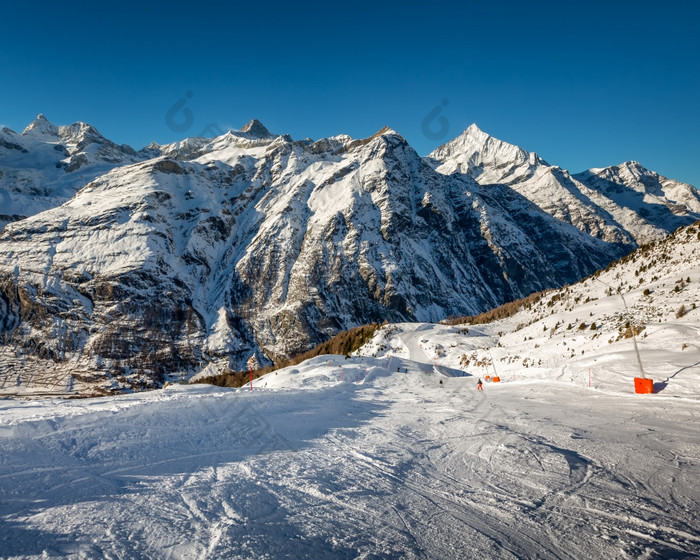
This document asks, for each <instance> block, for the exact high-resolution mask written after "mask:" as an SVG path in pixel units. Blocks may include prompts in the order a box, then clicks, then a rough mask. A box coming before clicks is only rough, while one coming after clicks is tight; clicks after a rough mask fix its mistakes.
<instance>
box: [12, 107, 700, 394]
mask: <svg viewBox="0 0 700 560" xmlns="http://www.w3.org/2000/svg"><path fill="white" fill-rule="evenodd" d="M1 138H2V143H0V172H1V173H2V177H0V188H2V189H4V190H0V196H1V197H3V198H2V208H3V210H2V211H1V212H0V213H2V214H4V215H6V216H7V218H6V221H9V220H11V223H8V224H7V225H6V226H5V227H4V229H2V231H1V232H0V336H2V339H1V340H2V346H0V367H2V372H3V376H4V378H3V383H4V384H7V383H14V384H18V385H22V384H26V383H32V379H33V378H34V377H35V376H36V372H37V371H50V372H52V373H51V376H52V377H51V379H53V380H54V383H55V384H56V386H58V387H61V388H63V389H66V390H72V389H73V388H74V387H77V386H82V385H83V384H98V385H100V386H102V387H104V388H109V389H117V388H120V387H125V386H132V387H134V386H135V387H138V386H151V385H153V384H158V383H160V382H161V381H162V380H163V379H165V377H166V376H167V375H173V376H178V375H182V376H187V375H190V374H192V373H196V372H199V371H202V370H210V371H213V370H220V369H221V368H226V367H229V368H242V367H243V365H244V364H245V361H246V360H247V358H248V357H249V356H250V355H251V354H253V353H255V354H257V355H258V357H259V358H260V359H261V360H262V361H266V360H275V359H278V358H282V357H286V356H289V355H291V354H293V353H295V352H298V351H301V350H304V349H306V348H308V347H309V346H311V345H313V344H315V343H317V342H320V341H322V340H324V339H326V338H328V337H329V336H331V335H332V334H335V333H336V332H338V331H339V330H343V329H347V328H349V327H352V326H356V325H358V324H363V323H367V322H371V321H384V320H389V321H394V322H397V321H416V320H418V321H437V320H440V319H443V318H445V317H447V316H450V315H459V314H473V313H477V312H480V311H484V310H487V309H489V308H492V307H494V306H496V305H499V304H501V303H504V302H506V301H510V300H513V299H517V298H520V297H523V296H525V295H527V294H529V293H531V292H533V291H538V290H542V289H546V288H554V287H558V286H562V285H564V284H567V283H572V282H575V281H577V280H578V279H580V278H583V277H584V276H586V275H588V274H591V273H592V272H594V271H595V270H597V269H599V268H601V267H604V266H606V265H607V264H608V263H610V262H611V261H613V260H614V259H616V258H618V257H620V256H622V255H624V254H626V253H628V252H629V251H631V250H632V249H634V248H635V247H636V246H637V245H638V244H639V243H642V242H644V243H645V242H648V241H652V240H657V239H660V238H662V237H663V236H664V235H666V234H667V233H668V232H669V231H672V230H673V229H675V228H676V227H678V226H681V225H684V224H688V223H690V222H692V221H694V220H696V219H698V218H700V196H699V195H698V192H697V190H696V189H694V188H693V187H691V186H689V185H684V184H682V183H677V182H675V181H671V180H669V179H665V178H663V177H660V176H658V175H656V174H654V173H652V172H649V171H646V170H644V169H643V168H642V167H641V166H639V165H638V164H634V163H628V164H624V165H623V166H620V167H619V168H609V169H605V170H590V171H589V172H586V173H584V174H580V175H576V176H574V175H570V174H569V173H568V172H566V171H564V170H561V169H560V168H557V167H553V166H550V165H548V164H546V163H545V162H544V161H543V160H541V159H540V158H539V157H538V156H536V155H535V154H528V153H527V152H524V151H523V150H520V149H519V148H517V147H515V146H512V145H509V144H506V143H504V142H500V141H498V140H496V139H493V138H491V137H489V136H488V135H486V134H484V133H483V132H481V131H479V130H478V128H476V127H475V126H472V127H470V128H469V129H467V131H465V133H464V134H463V135H461V136H460V137H458V138H457V139H455V140H454V141H452V142H450V143H448V144H446V145H445V146H443V147H441V148H439V149H438V150H436V151H435V152H433V153H432V154H430V156H429V157H427V158H422V157H420V156H419V155H418V154H417V153H416V152H415V151H414V150H413V149H412V148H411V147H410V146H409V145H408V143H407V142H406V141H405V140H404V139H403V138H402V137H401V136H400V135H399V134H397V133H396V132H394V131H393V130H390V129H382V130H380V131H379V132H378V133H377V134H375V135H373V136H371V137H369V138H366V139H363V140H353V139H352V138H350V137H348V136H344V135H341V136H335V137H331V138H326V139H322V140H319V141H312V140H302V141H294V140H292V138H290V137H289V136H286V135H284V136H278V135H273V134H270V133H269V131H268V130H267V129H266V128H265V127H264V126H263V125H262V124H261V123H259V122H258V121H252V122H251V123H249V124H248V125H247V126H246V127H244V128H243V129H242V130H241V131H237V132H228V133H226V134H224V135H222V136H220V137H217V138H214V139H207V138H189V139H186V140H183V141H182V142H177V143H174V144H170V145H166V146H159V145H157V144H151V145H150V146H147V147H146V148H144V149H142V150H141V151H139V152H136V151H134V150H132V149H130V148H128V147H125V146H121V147H119V146H117V145H116V144H114V143H112V142H110V141H108V140H106V139H104V138H103V137H102V136H101V135H99V133H97V131H96V130H95V129H94V128H92V127H90V126H88V125H85V124H82V123H79V124H75V125H71V126H70V127H55V126H53V125H51V124H50V123H49V122H48V121H46V119H45V118H44V117H42V116H40V117H38V118H37V120H36V121H35V122H34V123H32V124H31V125H30V126H29V127H27V129H25V131H24V132H23V133H22V134H21V135H18V134H16V133H14V132H12V131H9V130H8V129H3V132H2V137H1ZM39 187H41V188H39ZM6 201H9V202H7V204H6ZM6 208H7V209H8V210H5V209H6ZM39 210H44V211H42V212H39ZM21 216H25V217H24V218H22V219H17V218H18V217H21ZM43 382H44V383H46V381H45V379H44V381H43Z"/></svg>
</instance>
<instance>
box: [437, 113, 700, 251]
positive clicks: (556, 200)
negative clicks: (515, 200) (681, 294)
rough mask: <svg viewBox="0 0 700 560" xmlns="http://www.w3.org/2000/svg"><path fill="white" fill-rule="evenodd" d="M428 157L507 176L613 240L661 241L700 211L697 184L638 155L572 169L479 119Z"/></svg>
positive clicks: (494, 178)
mask: <svg viewBox="0 0 700 560" xmlns="http://www.w3.org/2000/svg"><path fill="white" fill-rule="evenodd" d="M427 159H428V161H430V162H431V163H432V165H433V166H434V167H435V169H436V170H437V171H439V172H440V173H445V174H448V175H449V174H454V173H466V174H468V175H470V176H471V177H473V178H474V179H475V180H476V181H477V182H478V183H479V184H481V185H490V184H497V183H503V184H506V185H508V186H509V187H511V188H512V189H514V190H515V191H516V192H518V193H519V194H521V195H522V196H524V197H526V198H527V199H528V200H530V201H532V202H533V203H534V204H536V205H537V206H538V207H540V208H541V209H543V210H544V211H545V212H547V213H548V214H550V215H552V216H554V217H555V218H557V219H559V220H562V221H564V222H567V223H570V224H573V225H574V226H576V227H577V228H578V229H580V230H582V231H585V232H586V233H590V234H591V235H593V236H595V237H599V238H600V239H604V240H606V241H610V242H617V243H637V244H644V243H648V242H650V241H657V240H659V239H661V238H662V237H664V235H666V234H668V233H670V232H671V231H673V230H675V229H676V228H678V227H680V226H682V225H687V224H690V223H692V222H694V221H695V220H697V219H700V194H699V193H698V191H697V189H695V188H694V187H692V186H691V185H687V184H685V183H680V182H678V181H674V180H672V179H668V178H666V177H662V176H660V175H659V174H658V173H655V172H653V171H649V170H648V169H645V168H644V167H642V166H641V165H640V164H639V163H637V162H626V163H623V164H622V165H620V166H615V167H608V168H605V169H591V170H589V171H587V172H584V173H579V174H576V175H571V174H570V173H569V172H568V171H566V170H565V169H561V168H560V167H557V166H555V165H550V164H549V163H547V162H546V161H544V160H543V159H542V158H540V157H539V156H538V155H537V154H535V153H530V152H527V151H525V150H523V149H522V148H519V147H517V146H514V145H512V144H509V143H507V142H503V141H502V140H498V139H496V138H493V137H492V136H489V135H488V134H486V133H485V132H483V131H482V130H480V129H479V128H478V127H477V126H476V125H475V124H473V125H471V126H470V127H469V128H467V130H465V131H464V133H463V134H461V135H460V136H458V137H457V138H455V139H454V140H452V141H450V142H448V143H447V144H444V145H442V146H440V147H439V148H437V149H436V150H435V151H433V152H432V153H431V154H430V155H429V156H428V158H427Z"/></svg>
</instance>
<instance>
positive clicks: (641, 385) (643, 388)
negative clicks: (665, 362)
mask: <svg viewBox="0 0 700 560" xmlns="http://www.w3.org/2000/svg"><path fill="white" fill-rule="evenodd" d="M634 392H635V393H653V392H654V380H653V379H644V378H642V377H635V378H634Z"/></svg>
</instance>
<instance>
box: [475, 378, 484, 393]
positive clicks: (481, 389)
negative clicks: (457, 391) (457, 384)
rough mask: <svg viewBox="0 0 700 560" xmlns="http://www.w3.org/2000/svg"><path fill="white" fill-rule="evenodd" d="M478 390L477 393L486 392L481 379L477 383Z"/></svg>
mask: <svg viewBox="0 0 700 560" xmlns="http://www.w3.org/2000/svg"><path fill="white" fill-rule="evenodd" d="M476 390H477V391H483V390H484V386H483V384H482V383H481V379H479V381H477V382H476Z"/></svg>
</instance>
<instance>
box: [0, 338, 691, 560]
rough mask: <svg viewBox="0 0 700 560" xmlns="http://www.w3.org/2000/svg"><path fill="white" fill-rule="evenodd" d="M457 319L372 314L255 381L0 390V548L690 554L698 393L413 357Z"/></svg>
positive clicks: (140, 552)
mask: <svg viewBox="0 0 700 560" xmlns="http://www.w3.org/2000/svg"><path fill="white" fill-rule="evenodd" d="M465 336H469V337H472V338H474V339H475V340H476V339H478V338H479V335H477V334H476V333H470V334H469V335H465V334H463V333H460V332H459V329H458V328H452V327H444V326H439V325H397V326H393V328H391V329H389V328H385V329H383V330H382V331H381V332H380V333H379V334H378V335H377V337H376V338H375V340H374V341H373V345H374V346H375V347H376V348H375V349H374V351H373V352H372V353H375V354H377V357H373V356H353V357H350V358H348V359H346V358H345V357H342V356H326V357H322V358H316V359H313V360H311V361H308V362H305V363H304V364H301V365H299V366H296V367H294V368H287V369H285V370H280V371H279V372H277V373H271V374H269V375H267V376H265V377H262V378H260V379H258V380H256V381H255V383H254V389H253V390H252V391H250V389H249V388H248V387H246V388H243V389H239V390H234V389H221V388H214V387H209V386H205V385H190V386H186V385H175V386H170V387H167V388H165V389H162V390H157V391H152V392H148V393H139V394H133V395H124V396H119V397H107V398H101V399H90V400H63V401H61V400H43V401H41V400H35V401H7V400H6V401H0V557H2V558H115V559H116V558H172V559H175V558H187V559H191V558H202V559H204V558H207V559H210V558H236V559H244V558H245V559H249V558H256V559H262V558H270V559H271V558H315V559H319V558H320V559H326V558H327V559H335V558H338V559H341V558H342V559H345V558H362V559H369V558H420V559H424V558H434V559H446V558H455V559H458V558H460V559H461V558H476V557H484V558H630V559H631V558H649V559H652V558H692V557H696V556H698V555H700V532H699V531H698V528H699V527H700V490H698V486H697V480H699V479H700V430H698V423H697V422H698V393H697V392H695V393H690V392H686V393H684V395H683V396H674V397H667V396H664V394H663V392H662V393H659V394H654V395H634V394H633V393H631V391H629V390H628V391H626V392H617V393H616V392H614V391H613V392H611V391H602V390H598V389H596V388H590V389H589V388H584V387H577V386H575V385H574V384H572V383H563V382H557V381H552V380H549V381H547V380H542V379H535V378H533V379H522V380H515V381H509V382H503V383H487V384H486V386H485V390H484V392H483V393H481V392H477V391H476V390H475V382H476V377H475V375H471V373H475V374H478V375H481V373H479V372H468V371H463V370H460V369H459V368H455V367H451V366H450V365H449V363H448V362H449V353H448V355H446V356H445V357H444V358H436V359H433V356H432V353H433V352H434V351H435V349H436V348H437V346H438V345H440V346H445V345H446V346H447V347H449V344H450V341H451V340H452V341H454V340H457V338H456V337H462V339H463V338H464V337H465ZM382 345H384V346H385V348H384V350H383V351H382V352H379V351H378V349H379V348H381V346H382ZM369 348H370V349H371V348H372V346H371V345H370V347H369ZM367 351H369V350H367ZM633 366H634V364H631V368H633ZM630 371H631V372H633V369H631V370H630ZM688 375H692V376H693V377H694V379H695V380H696V381H697V380H698V377H699V376H698V373H697V368H695V370H691V373H690V374H688ZM440 381H442V384H440Z"/></svg>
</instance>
